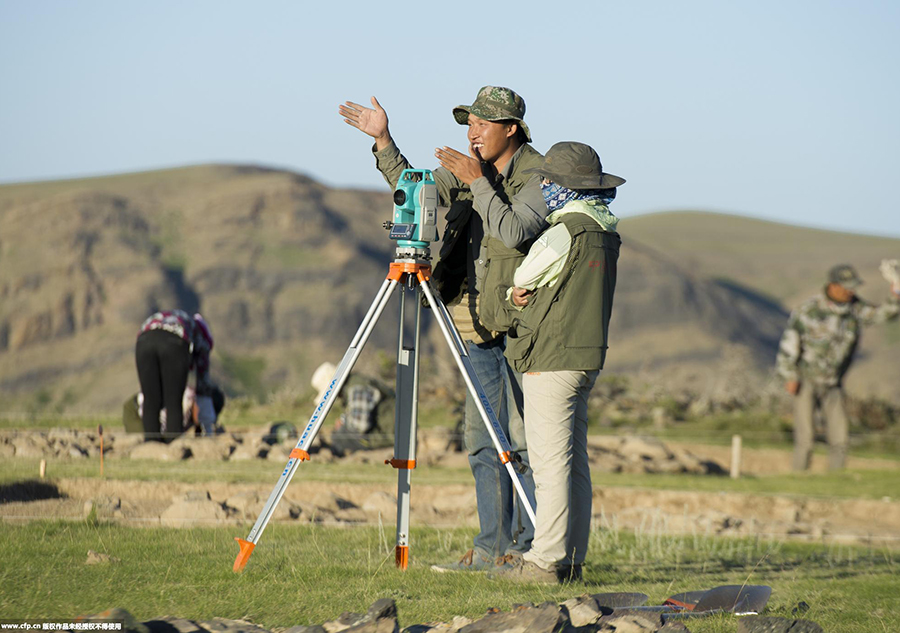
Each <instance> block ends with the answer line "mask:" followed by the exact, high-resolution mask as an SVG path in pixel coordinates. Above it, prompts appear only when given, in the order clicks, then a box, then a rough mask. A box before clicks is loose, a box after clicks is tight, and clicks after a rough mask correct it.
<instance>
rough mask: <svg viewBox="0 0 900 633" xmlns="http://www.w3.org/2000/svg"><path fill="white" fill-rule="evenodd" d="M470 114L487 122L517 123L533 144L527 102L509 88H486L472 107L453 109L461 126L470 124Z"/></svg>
mask: <svg viewBox="0 0 900 633" xmlns="http://www.w3.org/2000/svg"><path fill="white" fill-rule="evenodd" d="M470 114H474V115H475V116H477V117H478V118H479V119H484V120H485V121H495V122H496V121H515V122H516V123H518V124H519V127H520V128H521V129H522V132H524V133H525V140H526V141H528V142H529V143H530V142H531V131H530V130H529V129H528V125H526V124H525V121H524V117H525V100H524V99H522V97H520V96H519V95H517V94H516V93H515V92H514V91H512V90H510V89H509V88H503V87H501V86H485V87H483V88H482V89H481V90H479V91H478V96H477V97H475V102H474V103H473V104H472V105H469V106H467V105H458V106H456V107H455V108H453V118H454V119H456V122H457V123H459V124H460V125H465V124H466V123H468V122H469V115H470Z"/></svg>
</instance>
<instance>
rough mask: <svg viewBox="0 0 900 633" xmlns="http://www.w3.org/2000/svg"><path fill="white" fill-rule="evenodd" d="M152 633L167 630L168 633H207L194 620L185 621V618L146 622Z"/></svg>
mask: <svg viewBox="0 0 900 633" xmlns="http://www.w3.org/2000/svg"><path fill="white" fill-rule="evenodd" d="M145 624H146V625H147V627H148V628H150V630H151V631H161V630H165V631H167V632H168V633H175V632H176V631H177V633H206V629H204V628H201V627H200V625H199V624H197V623H196V622H195V621H194V620H185V619H184V618H173V617H171V616H166V617H163V618H159V619H158V620H150V621H148V622H145Z"/></svg>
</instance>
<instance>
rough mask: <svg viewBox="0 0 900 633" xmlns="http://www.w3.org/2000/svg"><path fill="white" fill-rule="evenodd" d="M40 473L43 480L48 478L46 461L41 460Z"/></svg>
mask: <svg viewBox="0 0 900 633" xmlns="http://www.w3.org/2000/svg"><path fill="white" fill-rule="evenodd" d="M38 473H39V474H40V476H41V479H43V478H44V477H46V476H47V460H46V459H42V460H41V466H40V468H39V469H38Z"/></svg>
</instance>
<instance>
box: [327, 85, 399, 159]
mask: <svg viewBox="0 0 900 633" xmlns="http://www.w3.org/2000/svg"><path fill="white" fill-rule="evenodd" d="M372 105H373V106H374V107H373V108H367V107H366V106H363V105H360V104H358V103H353V102H352V101H347V102H346V103H344V104H342V105H340V106H338V113H339V114H340V115H341V116H342V117H344V123H346V124H347V125H352V126H353V127H355V128H356V129H358V130H361V131H362V132H365V133H366V134H368V135H369V136H371V137H372V138H374V139H375V141H376V143H378V144H379V149H381V148H382V147H384V146H386V145H387V144H388V142H389V141H390V140H391V135H390V132H388V116H387V112H385V111H384V108H382V107H381V104H380V103H378V99H376V98H375V97H372ZM382 143H383V145H382Z"/></svg>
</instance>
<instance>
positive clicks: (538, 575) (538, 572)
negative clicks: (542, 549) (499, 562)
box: [488, 557, 559, 585]
mask: <svg viewBox="0 0 900 633" xmlns="http://www.w3.org/2000/svg"><path fill="white" fill-rule="evenodd" d="M488 578H491V579H496V580H511V581H513V582H520V583H532V584H540V585H555V584H557V583H559V578H558V577H557V571H556V569H544V568H543V567H540V566H539V565H536V564H534V563H532V562H531V561H528V560H525V559H524V558H522V557H517V559H515V560H513V561H510V566H509V567H507V568H505V569H500V570H499V571H495V572H491V573H490V574H488Z"/></svg>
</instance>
